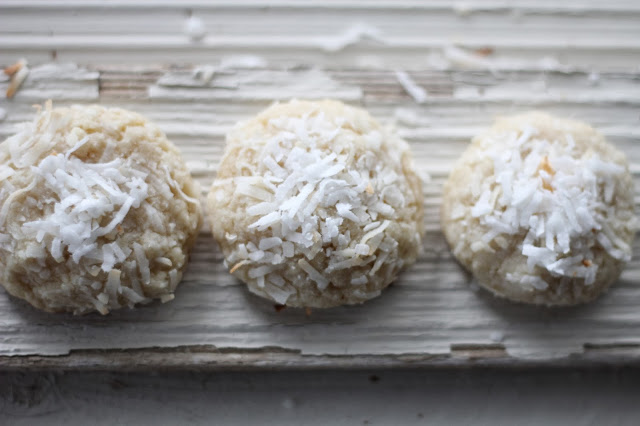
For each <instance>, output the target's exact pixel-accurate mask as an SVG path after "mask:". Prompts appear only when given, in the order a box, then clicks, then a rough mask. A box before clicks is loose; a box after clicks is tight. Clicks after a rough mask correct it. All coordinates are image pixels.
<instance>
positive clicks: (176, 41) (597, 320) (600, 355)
mask: <svg viewBox="0 0 640 426" xmlns="http://www.w3.org/2000/svg"><path fill="white" fill-rule="evenodd" d="M266 6H267V3H265V2H261V1H251V0H248V1H245V0H243V1H238V2H231V1H219V2H204V1H199V0H195V1H188V2H182V3H180V4H179V5H178V4H177V3H175V2H172V1H165V0H160V1H157V0H156V1H151V0H149V1H146V0H136V1H131V2H129V1H127V2H124V1H120V0H116V1H113V0H110V1H107V2H104V1H97V0H87V1H75V0H67V1H62V0H56V1H52V2H49V1H48V2H42V1H39V0H27V1H20V2H18V1H15V0H5V1H3V2H1V3H0V52H1V55H0V62H2V63H3V64H0V65H8V64H9V63H11V62H13V61H15V60H17V59H18V58H20V57H26V58H27V59H28V60H29V61H30V62H31V64H32V72H31V74H30V76H29V77H28V78H27V80H26V81H25V83H24V85H23V87H22V88H21V89H20V91H19V92H18V93H17V95H16V96H15V98H14V99H12V100H7V99H0V139H3V138H5V137H6V136H8V135H10V134H11V133H12V132H13V131H14V130H15V125H16V124H17V123H19V122H21V121H25V120H30V119H31V117H32V116H33V109H32V107H31V105H32V104H33V103H39V102H43V101H44V100H46V99H50V98H51V99H54V101H55V103H56V104H57V105H65V104H70V103H92V102H100V103H101V104H104V105H114V106H121V107H124V108H129V109H132V110H135V111H139V112H140V113H142V114H144V115H146V116H148V117H149V118H151V119H152V120H154V121H156V122H157V123H158V124H159V125H160V126H161V127H162V128H163V130H165V131H166V132H167V134H168V136H169V138H170V139H171V140H173V141H174V142H175V143H176V144H177V145H178V146H179V147H180V148H181V150H182V152H183V155H184V156H185V159H186V161H187V163H188V165H189V167H190V169H191V170H192V173H193V175H194V177H195V178H196V179H197V180H198V181H199V182H200V183H201V184H202V187H203V195H204V192H206V190H207V189H208V187H209V185H210V184H211V182H212V180H213V178H214V176H215V172H216V169H217V165H218V161H219V158H220V156H221V154H222V150H223V147H224V134H225V132H226V131H227V130H228V129H229V128H230V127H231V126H232V125H233V124H234V123H235V122H236V121H238V120H241V119H246V118H248V117H250V116H252V115H253V114H255V113H257V112H258V111H260V110H261V109H263V108H265V107H266V106H267V105H269V104H270V103H271V102H273V101H274V100H286V99H289V98H291V97H301V98H316V99H317V98H324V97H333V98H338V99H341V100H343V101H345V102H348V103H351V104H355V105H361V106H364V107H365V108H367V109H368V110H369V111H370V112H371V113H372V114H373V115H374V116H376V117H377V118H379V119H380V120H382V121H383V122H385V123H387V124H390V125H395V127H396V128H397V131H398V132H399V133H400V134H401V135H402V136H403V137H404V138H406V139H407V140H408V141H409V143H410V144H411V146H412V149H413V151H414V154H415V157H416V163H417V164H418V167H419V168H420V171H421V172H422V173H426V172H428V173H429V174H430V175H431V182H430V183H429V184H428V185H426V186H425V209H426V218H425V224H426V228H427V230H428V233H427V236H426V238H425V246H424V254H423V255H422V257H421V258H420V259H419V261H418V263H417V264H416V265H415V266H414V267H413V268H412V269H410V270H408V271H407V272H406V273H404V274H403V275H402V276H401V278H400V279H399V280H398V282H397V283H396V284H394V285H393V286H392V287H391V288H389V289H388V290H387V291H385V292H384V293H383V295H382V296H381V297H380V298H378V299H376V300H374V301H371V302H369V303H366V304H365V305H363V306H357V307H348V308H337V309H332V310H327V311H320V310H315V311H314V312H313V313H312V315H311V316H310V317H307V316H306V315H305V313H304V312H302V311H298V310H293V309H286V310H284V311H282V312H279V313H278V312H275V310H274V309H273V306H272V305H271V304H269V303H266V302H264V301H262V300H260V299H258V298H256V297H254V296H252V295H250V294H248V292H247V291H246V290H245V289H244V286H243V285H241V284H240V283H239V282H237V281H235V280H234V279H233V277H231V276H230V275H229V274H228V273H226V271H225V270H224V268H223V267H222V264H221V260H222V259H221V254H220V252H219V251H218V249H217V247H216V245H215V243H214V242H213V240H212V238H211V237H210V236H209V233H208V229H207V226H206V225H205V227H204V228H203V230H202V234H201V236H200V239H199V241H198V243H197V247H196V249H195V251H194V254H193V259H192V262H191V264H190V268H189V271H188V273H187V274H186V276H185V280H184V282H183V284H182V285H181V286H180V288H179V289H178V292H177V295H176V299H175V301H173V302H171V303H168V304H166V305H162V304H159V303H156V304H151V305H149V306H144V307H140V308H138V309H136V310H133V311H121V312H114V313H113V314H111V315H109V316H108V317H100V316H98V315H89V316H85V317H80V318H75V317H71V316H66V315H49V314H44V313H40V312H37V311H35V310H33V309H32V308H30V307H29V306H27V305H26V304H24V303H22V302H19V301H15V300H11V299H10V298H9V297H8V296H6V294H4V293H3V292H0V365H5V366H9V365H14V366H19V365H47V363H49V365H57V366H65V365H67V366H75V367H79V366H83V365H85V366H94V367H95V366H100V365H107V364H109V365H112V366H118V367H119V368H122V367H124V366H126V365H128V364H130V363H134V364H135V363H136V361H134V360H136V359H139V360H140V361H137V362H138V363H137V364H135V365H140V366H142V365H143V364H144V362H143V360H144V359H147V360H148V365H149V366H161V365H163V363H164V364H171V362H173V361H171V362H170V361H169V360H167V359H166V357H165V356H164V355H163V354H165V353H167V354H173V356H175V359H174V361H175V362H174V363H173V364H172V365H185V364H191V365H206V366H211V365H220V366H224V367H225V368H226V367H229V366H234V365H236V366H238V365H244V366H247V365H252V366H259V365H265V366H271V367H281V368H282V367H285V366H292V365H293V366H331V365H334V366H336V365H342V366H349V367H353V366H356V365H365V364H367V365H372V364H378V365H385V366H399V365H404V364H406V363H412V362H413V363H417V364H418V365H425V364H437V363H441V364H442V365H467V364H469V363H471V362H473V360H472V359H473V358H479V359H481V360H482V362H490V363H493V365H506V364H510V363H511V364H513V363H515V362H520V363H523V362H529V363H531V362H542V363H553V364H555V365H567V363H570V362H571V360H573V359H578V360H582V362H587V363H588V362H595V361H598V362H624V363H628V362H633V361H634V360H639V359H640V355H639V353H640V352H639V351H640V315H639V314H638V313H637V311H638V309H637V306H639V305H640V238H639V239H637V240H636V242H635V245H634V260H633V261H632V263H631V264H630V265H629V266H628V268H627V269H626V270H625V272H624V274H623V276H622V277H621V279H620V282H619V283H618V284H617V285H616V286H615V287H614V288H613V289H612V290H611V291H610V292H609V293H608V294H606V295H605V296H604V297H602V298H601V299H599V300H598V301H596V302H595V303H593V304H590V305H587V306H582V307H575V308H569V309H554V310H549V309H539V308H532V307H527V306H521V305H514V304H509V303H507V302H504V301H501V300H497V299H495V298H493V297H492V296H490V295H488V294H486V293H484V292H475V291H473V288H474V287H473V286H472V285H470V278H469V277H468V276H467V275H466V274H465V273H464V272H463V271H462V270H461V269H460V267H459V266H458V265H457V264H456V263H455V262H454V261H453V259H452V257H451V255H450V253H449V251H448V249H447V247H446V244H445V242H444V239H443V237H442V234H441V233H440V230H439V218H438V215H439V205H440V200H441V187H442V183H443V182H444V180H445V178H446V175H447V173H448V171H449V170H450V168H451V165H452V163H453V161H455V159H456V158H457V157H458V156H459V155H460V154H461V152H462V151H463V150H464V149H465V147H466V144H467V143H468V140H469V139H470V138H471V137H472V136H473V135H474V134H476V133H477V132H478V131H480V130H481V129H483V128H485V127H487V126H488V125H490V123H491V121H492V120H493V118H494V117H495V116H496V115H500V114H507V113H515V112H519V111H525V110H529V109H533V108H535V109H543V110H546V111H548V112H551V113H555V114H559V115H564V116H570V117H575V118H578V119H582V120H585V121H588V122H590V123H592V124H593V125H594V126H596V127H597V128H598V129H600V130H601V131H602V132H603V133H604V134H605V135H606V136H607V137H608V138H609V139H610V140H611V142H612V143H614V144H615V145H617V146H618V147H619V148H620V149H622V150H623V151H625V152H626V153H627V154H628V156H629V159H630V161H631V170H632V172H633V174H634V180H635V184H636V203H637V205H638V207H640V145H639V141H638V139H639V138H640V69H639V68H638V64H639V63H640V42H639V40H640V25H639V23H640V5H639V4H638V3H637V2H633V1H625V0H615V1H610V2H601V1H592V0H584V1H581V2H565V3H562V2H557V1H551V0H544V1H540V2H533V1H524V0H522V1H506V0H505V1H494V0H488V1H477V2H464V3H451V2H445V1H436V2H419V1H414V0H402V1H399V2H393V3H390V2H373V1H364V0H363V1H358V0H352V1H348V2H340V1H333V0H331V1H322V2H320V1H312V2H293V1H289V0H282V1H277V2H270V3H269V7H266ZM190 14H192V15H193V16H196V17H197V18H199V19H201V20H202V21H203V23H204V25H205V28H206V30H207V35H206V37H205V38H204V39H203V40H201V41H194V40H191V39H190V38H189V37H188V35H187V34H185V33H184V25H185V22H186V19H187V17H188V16H189V15H190ZM39 64H40V65H39ZM69 64H71V65H69ZM74 64H79V65H74ZM161 64H164V65H161ZM167 64H175V65H172V66H169V65H167ZM190 64H202V65H206V66H207V67H208V68H209V69H211V70H212V71H213V77H212V79H211V81H208V82H205V81H203V80H202V78H199V77H197V76H196V73H195V72H194V69H193V67H192V66H191V65H190ZM230 64H231V65H230ZM396 70H404V71H406V72H407V73H408V75H409V76H410V77H411V78H412V79H413V80H414V81H415V82H416V84H418V85H419V86H420V87H422V88H423V89H425V91H426V98H425V102H424V103H422V104H420V105H418V104H416V103H415V102H414V100H413V99H412V98H411V96H410V95H409V94H408V93H406V91H405V90H404V89H403V87H402V86H401V85H400V84H399V82H398V81H397V80H396V77H395V71H396ZM7 85H8V78H7V77H6V76H4V75H1V74H0V92H4V91H5V90H6V88H7ZM638 210H639V211H640V208H639V209H638ZM497 335H502V336H504V340H503V341H496V340H501V339H496V336H497ZM154 347H156V348H159V349H158V350H153V349H149V348H154ZM136 348H145V349H139V350H135V349H136ZM172 348H173V349H172ZM275 348H278V349H275ZM94 349H95V350H106V351H107V352H93V353H92V352H87V351H89V350H94ZM122 349H129V350H132V351H133V352H119V351H120V350H122ZM164 351H168V352H164ZM248 351H249V352H248ZM251 351H253V352H251ZM69 353H70V355H68V356H64V355H66V354H69ZM180 354H182V355H180ZM570 354H575V358H567V357H568V356H569V355H570ZM28 355H31V356H28ZM42 355H44V356H52V355H63V356H62V357H59V358H46V357H45V358H41V357H39V356H42ZM167 356H169V355H167Z"/></svg>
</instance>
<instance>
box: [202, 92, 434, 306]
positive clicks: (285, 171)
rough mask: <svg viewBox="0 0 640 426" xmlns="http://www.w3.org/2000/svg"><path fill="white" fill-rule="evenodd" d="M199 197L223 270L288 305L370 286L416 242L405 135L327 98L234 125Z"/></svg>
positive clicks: (415, 182)
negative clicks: (205, 198) (211, 179)
mask: <svg viewBox="0 0 640 426" xmlns="http://www.w3.org/2000/svg"><path fill="white" fill-rule="evenodd" d="M208 207H209V213H210V217H211V225H212V228H213V235H214V237H215V239H216V240H217V241H218V243H219V244H220V246H221V248H222V251H223V252H224V255H225V260H226V264H227V265H228V267H229V268H231V269H230V272H231V273H233V274H234V275H235V276H236V277H238V278H240V279H241V280H242V281H244V282H245V283H247V285H248V287H249V290H250V291H252V292H253V293H256V294H258V295H260V296H263V297H265V298H267V299H270V300H272V301H274V302H276V303H279V304H286V305H288V306H295V307H323V308H325V307H332V306H337V305H344V304H356V303H361V302H364V301H365V300H368V299H371V298H373V297H376V296H378V295H379V294H380V291H381V290H382V289H383V288H385V287H386V286H387V285H389V283H391V282H392V281H393V280H394V279H395V277H396V275H397V274H398V272H399V271H400V270H401V269H402V268H403V267H405V266H408V265H410V264H412V263H413V262H414V261H415V259H416V257H417V255H418V252H419V249H420V246H421V235H422V232H423V224H422V216H423V203H422V188H421V182H420V180H419V178H418V177H417V175H416V173H415V172H414V169H413V165H412V157H411V153H410V151H409V146H408V145H407V143H406V142H404V141H403V140H402V139H400V138H399V137H397V136H395V135H394V134H392V133H389V132H388V131H386V130H385V129H384V128H383V127H381V126H380V124H378V123H377V122H376V121H375V120H374V119H373V118H372V117H371V116H370V115H369V114H368V113H367V112H365V111H363V110H361V109H358V108H354V107H350V106H346V105H344V104H342V103H340V102H336V101H322V102H305V101H291V102H289V103H285V104H276V105H274V106H272V107H270V108H268V109H267V110H266V111H264V112H262V113H261V114H259V115H258V116H257V117H255V118H253V119H251V120H249V121H246V122H243V123H240V124H239V125H237V126H236V127H235V128H234V129H233V130H232V131H231V132H230V133H229V134H228V135H227V148H226V151H225V154H224V157H223V159H222V162H221V164H220V169H219V171H218V176H217V179H216V181H215V182H214V184H213V187H212V189H211V192H210V193H209V197H208Z"/></svg>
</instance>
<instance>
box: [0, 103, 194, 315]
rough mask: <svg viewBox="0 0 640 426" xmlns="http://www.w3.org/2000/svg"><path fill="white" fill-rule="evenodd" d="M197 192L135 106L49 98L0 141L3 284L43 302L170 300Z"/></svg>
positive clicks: (101, 307)
mask: <svg viewBox="0 0 640 426" xmlns="http://www.w3.org/2000/svg"><path fill="white" fill-rule="evenodd" d="M198 193H199V190H198V187H197V185H196V184H195V183H194V182H193V180H192V178H191V176H190V174H189V171H188V170H187V168H186V166H185V164H184V162H183V160H182V158H181V156H180V153H179V151H178V150H177V148H176V147H175V146H174V145H173V144H172V143H171V142H169V141H168V140H167V138H166V137H165V135H164V134H163V133H162V132H161V131H160V130H159V129H158V128H157V127H156V126H155V125H153V124H151V123H149V122H148V121H147V120H145V119H144V118H143V117H142V116H140V115H138V114H136V113H133V112H129V111H125V110H122V109H116V108H109V109H107V108H103V107H100V106H95V105H94V106H72V107H69V108H55V109H52V108H51V103H50V102H48V103H47V105H46V108H45V110H44V111H41V112H40V113H39V114H38V116H37V117H36V118H35V120H34V121H33V123H25V124H24V125H22V127H21V129H20V131H19V132H18V133H17V134H16V135H14V136H12V137H10V138H8V139H7V140H5V141H4V142H3V143H2V144H0V276H1V277H2V278H1V279H2V285H3V286H4V287H5V288H6V290H7V291H8V292H9V293H10V294H12V295H13V296H16V297H19V298H21V299H25V300H26V301H27V302H29V303H30V304H32V305H33V306H35V307H37V308H40V309H43V310H45V311H50V312H63V311H67V312H73V313H75V314H81V313H86V312H91V311H98V312H100V313H102V314H106V313H108V312H109V310H111V309H116V308H120V307H123V306H129V307H132V306H133V305H135V304H136V303H145V302H148V301H150V300H151V299H155V298H159V299H161V300H162V301H168V300H171V299H173V292H174V290H175V288H176V285H177V284H178V282H179V281H180V279H181V277H182V272H183V271H184V269H185V267H186V264H187V257H188V250H189V248H190V247H191V246H192V245H193V243H194V241H195V238H196V235H197V231H198V228H199V226H200V221H201V212H200V205H199V202H198V199H197V197H198Z"/></svg>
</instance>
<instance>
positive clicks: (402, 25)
mask: <svg viewBox="0 0 640 426" xmlns="http://www.w3.org/2000/svg"><path fill="white" fill-rule="evenodd" d="M190 15H193V16H195V17H197V19H199V20H201V22H202V24H203V26H204V29H205V32H206V34H205V35H204V37H203V38H202V39H201V40H192V39H190V37H189V36H188V34H186V33H185V25H186V22H187V19H188V16H190ZM639 19H640V6H638V4H637V3H634V2H624V1H620V2H606V3H602V2H595V1H584V2H579V3H571V2H569V3H568V4H564V3H562V2H560V3H558V2H555V3H554V2H551V1H545V2H541V3H537V2H530V1H529V2H527V1H521V2H506V1H498V2H496V1H489V2H462V3H453V2H435V3H433V4H431V3H430V2H414V1H410V2H398V3H395V2H393V3H391V2H384V3H383V2H348V3H345V4H342V3H340V2H311V3H307V2H291V1H285V2H276V3H273V4H269V3H267V2H238V3H235V2H218V3H205V2H187V3H180V4H177V3H175V2H157V3H156V2H147V1H134V2H108V3H105V2H95V1H93V2H74V1H69V2H62V1H54V2H39V1H29V2H14V1H6V2H2V3H0V46H2V48H3V51H4V52H6V53H9V54H11V55H16V56H25V57H27V59H29V60H31V61H32V62H44V61H46V60H49V59H51V58H52V57H53V56H55V57H57V58H58V59H60V60H62V61H73V62H80V63H87V62H96V61H97V62H101V63H108V62H119V63H123V62H126V63H139V62H141V61H147V62H149V61H152V62H156V63H168V62H172V63H176V62H190V63H207V62H212V61H214V60H219V59H220V58H222V57H223V56H224V55H229V54H238V53H244V54H260V55H264V56H265V57H267V58H269V59H270V60H274V61H277V62H278V63H286V64H289V65H297V64H299V63H301V62H302V63H314V64H322V65H324V66H331V65H333V66H336V65H338V66H347V65H354V64H355V65H359V66H367V67H369V66H377V67H381V68H394V67H401V68H412V67H420V68H425V67H427V68H435V69H438V68H442V67H445V68H446V67H450V66H452V65H453V66H455V65H459V63H458V62H460V57H458V55H455V54H452V52H451V50H450V47H451V46H460V47H464V48H465V49H467V50H469V51H470V52H471V53H473V51H474V50H476V49H485V48H491V49H493V55H492V57H491V58H490V61H487V62H489V63H490V64H491V66H492V67H495V68H497V69H504V68H507V69H514V68H515V69H522V68H523V67H525V66H526V67H535V68H542V69H566V68H567V67H572V68H578V69H587V68H590V69H601V70H636V69H637V66H638V63H639V62H640V25H637V22H638V21H639ZM463 62H464V61H463ZM468 65H469V64H468ZM470 66H471V67H474V66H477V64H476V65H470Z"/></svg>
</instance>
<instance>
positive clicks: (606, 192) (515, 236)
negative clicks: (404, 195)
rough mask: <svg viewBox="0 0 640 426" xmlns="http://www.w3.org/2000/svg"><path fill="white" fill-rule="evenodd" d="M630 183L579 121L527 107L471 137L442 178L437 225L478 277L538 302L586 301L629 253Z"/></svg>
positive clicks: (615, 156) (618, 159)
mask: <svg viewBox="0 0 640 426" xmlns="http://www.w3.org/2000/svg"><path fill="white" fill-rule="evenodd" d="M633 195H634V192H633V182H632V178H631V175H630V173H629V170H628V165H627V161H626V158H625V156H624V154H623V153H621V152H620V151H618V150H617V149H615V148H614V147H613V146H612V145H611V144H609V143H608V142H607V141H606V140H605V139H604V137H603V136H602V135H601V134H600V133H598V132H596V131H595V130H594V129H593V128H591V127H590V126H588V125H587V124H585V123H581V122H578V121H573V120H567V119H561V118H556V117H553V116H550V115H548V114H544V113H540V112H531V113H526V114H521V115H516V116H512V117H504V118H500V119H498V120H497V121H496V123H495V124H494V125H493V127H492V128H491V129H490V130H489V131H488V132H486V133H484V134H482V135H479V136H477V137H476V138H474V139H473V141H472V143H471V144H470V146H469V147H468V149H467V150H466V151H465V153H464V154H463V155H462V157H461V158H460V160H459V161H458V162H457V164H456V165H455V167H454V168H453V170H452V172H451V174H450V176H449V179H448V181H447V182H446V183H445V185H444V198H443V205H442V218H441V219H442V228H443V230H444V234H445V237H446V239H447V241H448V242H449V245H450V247H451V249H452V251H453V254H454V255H455V257H456V258H457V259H458V260H459V261H460V263H461V264H462V265H463V266H464V267H465V268H467V269H468V270H469V271H471V272H472V273H473V275H474V276H475V278H476V279H477V281H478V283H479V284H481V285H482V286H483V287H485V288H486V289H488V290H490V291H491V292H493V293H494V294H496V295H499V296H503V297H506V298H508V299H511V300H514V301H519V302H525V303H532V304H544V305H573V304H578V303H583V302H587V301H590V300H592V299H594V298H595V297H597V296H598V294H600V293H601V292H602V291H604V290H605V289H606V288H608V287H609V286H610V285H611V284H612V283H614V282H615V281H616V280H617V278H618V276H619V275H620V273H621V271H622V268H623V267H624V264H625V263H626V262H628V261H629V260H630V258H631V243H632V240H633V237H634V233H635V230H636V226H637V225H636V219H635V216H634V212H633V208H634V204H633Z"/></svg>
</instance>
